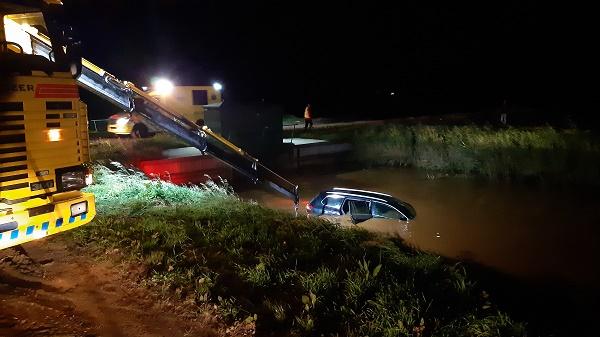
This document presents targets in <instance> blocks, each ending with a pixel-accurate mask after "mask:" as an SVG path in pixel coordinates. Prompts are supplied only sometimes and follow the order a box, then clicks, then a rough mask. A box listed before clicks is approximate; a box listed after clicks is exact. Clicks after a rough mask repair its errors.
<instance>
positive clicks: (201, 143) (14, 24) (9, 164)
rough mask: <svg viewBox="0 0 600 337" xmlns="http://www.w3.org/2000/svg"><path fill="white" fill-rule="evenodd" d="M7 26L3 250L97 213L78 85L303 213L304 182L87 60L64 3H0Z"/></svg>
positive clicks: (2, 80)
mask: <svg viewBox="0 0 600 337" xmlns="http://www.w3.org/2000/svg"><path fill="white" fill-rule="evenodd" d="M0 20H1V21H0V23H1V24H0V249H4V248H7V247H11V246H14V245H18V244H22V243H25V242H28V241H32V240H35V239H39V238H42V237H45V236H47V235H51V234H55V233H58V232H62V231H65V230H69V229H72V228H75V227H77V226H81V225H83V224H85V223H88V222H89V221H91V220H92V218H93V217H94V216H95V215H96V208H95V203H94V196H93V195H92V194H90V193H85V192H82V191H81V190H82V188H84V187H85V186H87V185H88V184H90V183H91V178H92V177H91V175H90V173H89V172H88V171H87V170H86V166H85V163H86V162H88V161H89V141H88V120H87V110H86V105H85V104H84V103H83V102H82V101H80V100H79V87H81V88H84V89H86V90H88V91H89V92H91V93H93V94H95V95H97V96H99V97H101V98H104V99H106V100H107V101H108V102H110V103H112V104H113V105H115V106H116V107H118V108H119V109H121V110H124V111H126V113H128V114H132V115H133V114H134V113H137V114H139V116H141V117H143V118H145V120H147V121H148V122H149V123H152V124H153V125H156V126H157V127H159V128H160V129H162V130H163V131H165V132H168V133H170V134H172V135H174V136H176V137H178V138H179V139H181V140H182V141H184V142H186V143H188V144H189V145H191V146H194V147H196V148H197V149H199V150H200V151H201V152H202V153H204V154H209V155H212V156H214V157H215V158H217V159H219V160H221V161H222V162H224V163H225V164H227V165H230V166H231V167H232V168H234V169H235V170H236V171H237V172H239V173H241V174H243V175H245V176H247V177H248V178H250V179H251V180H252V181H253V182H254V183H259V182H261V183H266V184H267V185H268V186H270V187H271V188H273V189H275V190H277V191H279V192H280V193H283V194H284V195H286V196H287V197H289V198H290V199H292V200H293V201H294V205H295V206H296V209H297V205H298V186H297V185H295V184H293V183H292V182H290V181H288V180H286V179H285V178H283V177H281V176H280V175H278V174H277V173H275V172H273V171H271V170H270V169H269V168H267V167H266V166H265V165H263V164H262V163H261V162H260V161H259V160H258V159H257V158H255V157H253V156H251V155H250V154H248V153H247V152H246V151H244V150H243V149H241V148H239V147H238V146H236V145H235V144H233V143H231V142H230V141H228V140H227V139H225V138H224V137H222V136H221V135H219V134H218V133H216V132H214V131H212V130H211V129H210V128H208V127H207V126H206V125H199V124H198V123H197V122H198V121H196V122H193V121H191V120H190V119H189V118H188V117H186V116H185V114H184V113H182V112H180V111H178V109H180V108H181V107H178V106H173V104H168V102H162V101H161V100H159V99H157V98H156V96H152V95H150V94H149V93H147V92H145V91H144V90H142V89H140V88H138V87H136V86H135V85H134V84H133V83H131V82H127V81H122V80H119V79H118V78H116V77H115V76H114V75H112V74H110V73H108V72H107V71H105V70H104V69H102V68H100V67H99V66H97V65H95V64H93V63H92V62H90V61H89V60H86V59H85V58H82V57H81V53H80V43H79V41H78V40H76V39H75V38H74V37H73V34H72V29H71V27H69V26H67V25H65V23H64V21H65V20H64V14H63V13H62V3H61V1H60V0H2V1H0ZM211 98H212V97H211ZM214 100H215V101H216V100H220V96H218V97H215V99H214Z"/></svg>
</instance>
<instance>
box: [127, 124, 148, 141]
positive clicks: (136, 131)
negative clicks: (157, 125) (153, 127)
mask: <svg viewBox="0 0 600 337" xmlns="http://www.w3.org/2000/svg"><path fill="white" fill-rule="evenodd" d="M149 136H150V133H149V132H148V127H147V126H146V125H144V124H142V123H138V124H136V125H134V126H133V129H132V130H131V137H132V138H148V137H149Z"/></svg>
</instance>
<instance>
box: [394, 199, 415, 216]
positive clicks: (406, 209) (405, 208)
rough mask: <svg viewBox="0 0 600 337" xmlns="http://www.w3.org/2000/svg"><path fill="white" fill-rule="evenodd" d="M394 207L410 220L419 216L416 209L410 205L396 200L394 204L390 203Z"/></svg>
mask: <svg viewBox="0 0 600 337" xmlns="http://www.w3.org/2000/svg"><path fill="white" fill-rule="evenodd" d="M390 204H391V205H392V206H394V207H395V208H397V209H398V210H400V212H402V213H403V214H404V215H406V216H407V217H408V218H409V219H410V220H412V219H414V218H415V217H416V216H417V211H415V209H414V207H412V206H411V205H410V204H408V203H405V202H402V201H398V200H396V201H395V202H393V203H390Z"/></svg>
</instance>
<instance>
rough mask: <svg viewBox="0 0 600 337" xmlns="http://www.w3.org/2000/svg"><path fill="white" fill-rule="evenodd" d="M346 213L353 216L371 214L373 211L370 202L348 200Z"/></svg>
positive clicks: (345, 204) (345, 207)
mask: <svg viewBox="0 0 600 337" xmlns="http://www.w3.org/2000/svg"><path fill="white" fill-rule="evenodd" d="M343 210H344V213H350V214H352V215H365V214H371V209H370V205H369V202H368V201H363V200H352V199H348V200H346V202H345V203H344V207H343Z"/></svg>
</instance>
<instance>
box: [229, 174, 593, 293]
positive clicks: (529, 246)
mask: <svg viewBox="0 0 600 337" xmlns="http://www.w3.org/2000/svg"><path fill="white" fill-rule="evenodd" d="M289 178H290V179H291V180H292V181H294V182H295V183H297V184H299V185H300V191H301V200H302V203H301V205H300V206H301V208H300V212H301V214H305V211H304V205H306V202H307V201H309V200H310V199H312V197H314V196H315V195H316V194H317V193H318V192H319V191H321V190H324V189H327V188H330V187H334V186H336V187H348V188H357V189H369V190H374V191H380V192H384V193H389V194H391V195H393V196H395V197H397V198H399V199H401V200H403V201H406V202H409V203H410V204H412V205H413V206H414V207H415V209H416V210H417V218H416V219H415V220H414V221H412V222H411V225H410V230H411V235H410V238H408V239H407V240H408V241H409V242H410V243H411V244H413V245H415V246H417V247H419V248H421V249H423V250H427V251H431V252H435V253H439V254H440V255H443V256H446V257H451V258H461V259H468V260H470V261H475V262H478V263H480V264H483V265H485V266H488V267H492V268H494V269H495V270H498V271H500V272H503V273H508V274H510V275H513V276H516V277H518V278H522V279H529V280H544V281H557V282H560V283H561V284H566V285H573V286H578V287H579V286H581V287H585V288H589V287H591V288H598V287H599V286H600V276H599V274H600V273H599V271H598V270H599V269H600V267H598V266H599V265H600V264H599V263H598V257H600V227H599V226H600V202H599V200H600V198H599V197H598V196H597V195H596V194H595V193H594V192H595V191H594V190H593V189H591V188H590V189H585V188H578V189H569V188H565V187H557V186H539V185H533V186H532V185H531V184H519V183H506V182H488V181H481V180H478V179H472V178H462V177H442V178H435V177H431V176H427V175H426V174H425V173H422V172H419V171H416V170H411V169H367V170H358V171H352V172H344V173H313V174H309V173H304V174H296V175H295V176H294V175H292V176H290V177H289ZM239 194H240V196H241V197H243V198H247V199H253V200H256V201H257V202H259V203H260V204H263V205H265V206H268V207H272V208H278V209H285V210H291V203H290V201H289V200H287V199H284V198H283V197H280V196H279V195H277V194H276V193H274V192H270V191H266V190H264V189H251V190H242V191H241V192H240V193H239Z"/></svg>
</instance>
